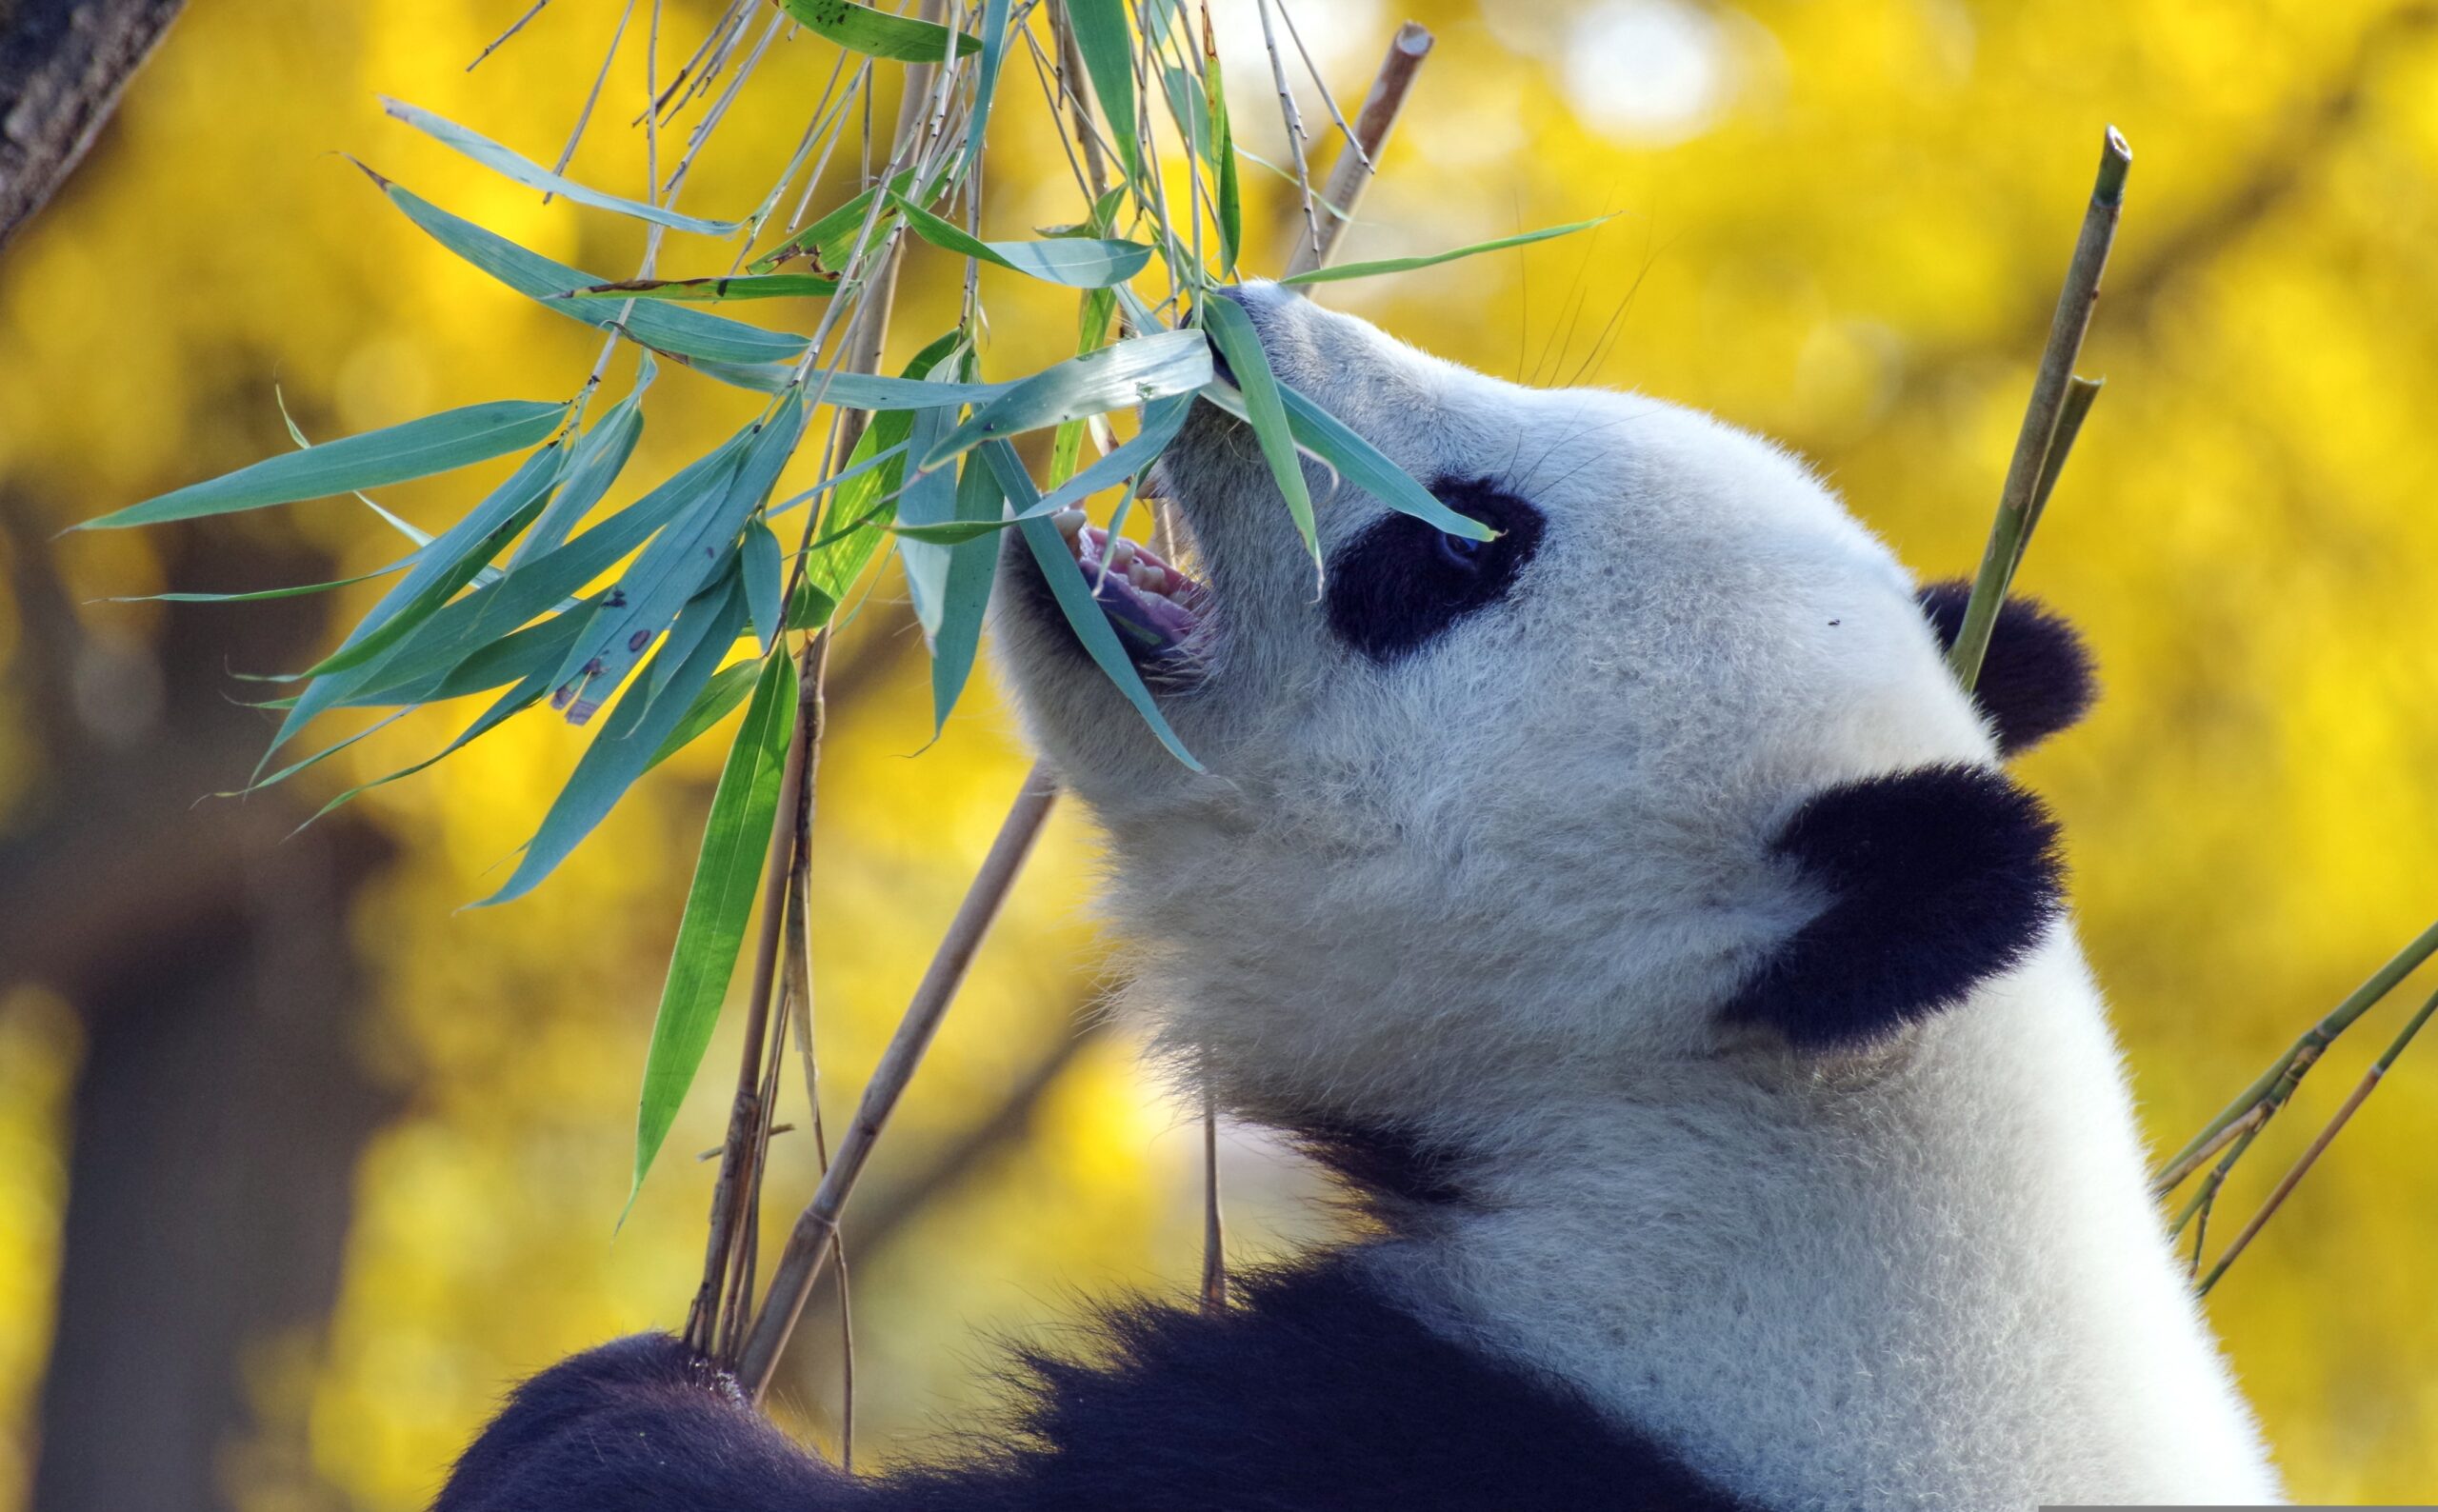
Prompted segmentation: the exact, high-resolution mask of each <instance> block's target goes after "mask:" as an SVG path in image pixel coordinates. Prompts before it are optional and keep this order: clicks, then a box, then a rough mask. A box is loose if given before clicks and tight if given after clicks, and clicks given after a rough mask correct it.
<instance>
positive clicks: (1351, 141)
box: [1202, 0, 1413, 173]
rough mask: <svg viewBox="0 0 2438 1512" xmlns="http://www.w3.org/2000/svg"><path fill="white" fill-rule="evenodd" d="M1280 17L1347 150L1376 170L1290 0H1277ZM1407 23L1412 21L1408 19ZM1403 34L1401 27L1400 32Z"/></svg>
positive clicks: (1205, 16) (1206, 15)
mask: <svg viewBox="0 0 2438 1512" xmlns="http://www.w3.org/2000/svg"><path fill="white" fill-rule="evenodd" d="M1202 19H1203V20H1204V21H1205V22H1206V23H1208V22H1209V19H1210V9H1209V5H1207V4H1206V5H1205V6H1204V7H1203V11H1202ZM1278 19H1279V20H1281V21H1284V22H1286V23H1287V40H1288V41H1289V42H1292V43H1294V44H1295V53H1296V56H1298V57H1300V58H1302V59H1303V60H1304V71H1305V72H1306V73H1307V74H1309V75H1310V77H1311V80H1312V88H1314V89H1316V90H1320V91H1321V103H1322V104H1323V105H1325V106H1327V107H1329V119H1330V120H1332V121H1335V122H1336V123H1337V129H1338V131H1339V132H1340V133H1341V134H1342V135H1344V136H1345V138H1346V145H1347V149H1348V150H1349V151H1351V152H1352V153H1353V154H1354V155H1355V157H1356V158H1357V159H1358V160H1360V161H1361V163H1362V165H1363V171H1365V172H1366V173H1377V172H1378V171H1380V169H1379V166H1378V165H1377V164H1375V163H1373V162H1372V161H1371V152H1370V149H1368V148H1366V147H1365V146H1364V145H1363V138H1362V137H1360V136H1358V135H1356V134H1355V130H1354V128H1353V127H1351V126H1349V125H1348V124H1347V120H1346V112H1345V111H1344V110H1341V109H1338V108H1337V96H1336V95H1334V94H1331V93H1330V92H1329V80H1328V79H1326V78H1324V77H1322V75H1321V66H1320V65H1319V64H1317V63H1314V62H1313V61H1312V50H1311V49H1309V48H1307V47H1306V46H1304V33H1302V32H1301V31H1298V30H1295V12H1294V11H1292V10H1288V9H1287V0H1278ZM1406 25H1407V26H1411V25H1413V23H1412V22H1410V21H1409V22H1407V23H1406ZM1403 34H1404V33H1403V32H1402V30H1401V31H1400V32H1399V35H1403Z"/></svg>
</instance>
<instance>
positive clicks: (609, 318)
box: [316, 169, 805, 449]
mask: <svg viewBox="0 0 2438 1512" xmlns="http://www.w3.org/2000/svg"><path fill="white" fill-rule="evenodd" d="M366 171H367V172H370V171H371V170H370V169H366ZM372 178H373V182H374V183H376V184H378V185H380V187H381V192H382V193H383V194H385V195H387V196H388V197H389V200H390V204H392V205H395V206H396V207H397V208H398V209H400V210H401V211H402V212H404V213H405V215H406V217H407V218H408V219H409V220H411V221H413V222H414V223H415V224H416V225H417V226H419V227H421V228H423V229H424V230H425V232H426V233H428V234H429V235H430V237H431V238H432V240H434V241H436V242H438V243H440V245H441V246H443V247H446V248H448V249H450V251H452V252H455V253H456V254H457V255H458V256H459V257H462V258H464V259H465V260H466V261H467V262H470V263H471V264H473V265H474V266H475V267H476V268H479V269H482V270H483V271H484V272H486V273H489V274H490V275H491V276H492V277H493V278H496V279H498V280H499V281H500V282H501V283H503V284H506V285H507V286H508V287H509V288H513V289H515V290H516V291H517V292H518V293H520V294H523V295H525V296H526V297H528V298H530V299H532V300H534V301H536V302H538V303H539V304H540V305H541V306H542V308H545V309H549V310H554V311H556V312H557V313H559V314H562V315H565V316H567V317H568V318H569V319H570V320H579V321H582V322H584V323H585V324H586V325H588V326H594V327H601V326H608V325H610V324H612V323H613V322H615V323H617V324H619V325H620V326H621V327H622V328H624V329H625V331H626V333H627V334H628V335H629V336H631V337H632V338H634V340H635V341H637V342H639V343H641V344H642V345H644V346H646V347H649V348H652V349H653V350H654V351H658V352H662V353H665V354H667V355H668V356H670V357H674V358H677V359H678V360H680V361H683V362H689V363H692V364H693V365H694V366H696V367H699V368H703V370H704V371H706V372H709V373H711V374H713V375H714V376H718V377H723V378H729V381H731V382H734V381H737V380H736V379H735V378H733V377H731V376H730V371H731V370H732V369H742V370H744V371H746V372H748V373H758V372H759V370H760V369H764V368H786V367H788V366H789V365H791V364H793V363H794V362H795V360H796V359H797V358H799V357H801V356H803V355H804V349H805V339H804V338H803V337H801V336H790V335H787V334H784V333H782V332H779V331H771V330H764V329H763V328H760V327H759V326H749V325H746V324H745V323H744V322H743V321H736V320H729V319H728V318H727V317H726V316H722V315H708V314H705V313H704V312H702V311H701V310H697V309H686V308H680V307H673V306H670V305H668V304H665V303H663V302H661V301H658V300H645V301H639V302H637V304H636V305H635V308H633V309H631V310H627V312H626V318H625V320H624V321H620V320H619V311H620V310H622V309H625V308H626V307H625V306H624V304H610V303H608V302H605V301H601V300H591V299H570V298H567V297H565V296H567V295H570V294H572V293H574V292H575V291H576V290H577V289H579V288H592V287H594V286H596V285H598V284H600V283H601V282H602V280H601V279H599V278H597V277H595V276H594V275H592V274H590V273H588V272H585V271H583V270H582V269H574V268H570V267H568V266H567V265H566V264H565V263H560V262H554V261H552V260H551V259H550V258H548V257H544V256H543V255H542V254H541V253H539V252H531V251H528V250H526V249H524V248H522V247H519V246H517V245H516V244H515V243H514V242H511V241H510V240H509V239H508V238H506V237H504V236H501V235H500V234H498V233H497V232H495V231H490V230H486V229H483V228H482V227H480V226H477V225H475V224H474V223H473V222H471V221H470V220H466V219H464V218H463V217H460V216H456V215H451V214H450V213H449V212H448V211H447V210H444V209H441V208H440V207H438V206H436V205H434V204H432V203H431V202H430V200H427V199H424V198H423V197H422V196H420V195H418V194H415V193H413V192H412V191H410V190H409V189H405V188H402V187H401V186H399V185H396V184H392V183H390V181H389V180H387V179H385V178H382V177H381V176H380V175H379V174H377V173H375V174H373V175H372ZM707 365H708V366H707ZM746 387H749V388H759V387H761V384H759V383H749V384H747V385H746ZM773 387H775V381H774V383H773ZM316 449H318V448H316Z"/></svg>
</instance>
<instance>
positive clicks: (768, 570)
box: [744, 520, 786, 656]
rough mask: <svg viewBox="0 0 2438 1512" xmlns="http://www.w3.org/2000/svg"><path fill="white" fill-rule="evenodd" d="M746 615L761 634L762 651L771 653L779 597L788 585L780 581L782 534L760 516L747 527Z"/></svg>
mask: <svg viewBox="0 0 2438 1512" xmlns="http://www.w3.org/2000/svg"><path fill="white" fill-rule="evenodd" d="M744 567H745V617H746V619H747V620H748V621H749V622H750V623H751V625H752V626H753V629H754V632H755V633H756V634H757V635H759V636H760V637H761V640H762V654H763V655H765V656H768V655H769V654H770V645H771V643H772V642H774V641H776V640H777V639H778V638H779V629H780V626H779V597H780V595H781V594H782V593H784V592H785V591H786V586H785V585H784V584H782V583H781V582H780V581H779V572H780V552H779V538H778V537H777V536H776V535H774V534H772V533H771V530H770V527H769V526H768V525H767V524H765V523H763V522H762V521H760V520H754V521H751V522H749V524H748V525H747V526H746V527H745V557H744Z"/></svg>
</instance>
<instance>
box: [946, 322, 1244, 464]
mask: <svg viewBox="0 0 2438 1512" xmlns="http://www.w3.org/2000/svg"><path fill="white" fill-rule="evenodd" d="M1209 381H1210V344H1209V342H1208V341H1206V340H1204V339H1203V337H1202V333H1201V332H1200V331H1193V330H1164V331H1159V332H1156V333H1154V334H1152V335H1149V336H1136V337H1132V338H1130V339H1129V340H1126V341H1120V342H1114V343H1111V344H1110V345H1109V346H1107V347H1103V348H1100V349H1099V350H1097V351H1088V352H1086V353H1084V354H1083V355H1082V356H1080V357H1069V358H1068V359H1067V360H1066V361H1065V362H1062V363H1060V364H1058V365H1057V366H1055V367H1053V368H1045V369H1044V370H1042V371H1040V372H1037V373H1035V374H1033V375H1032V376H1031V377H1029V378H1027V379H1024V380H1022V381H1021V382H1019V383H1017V384H1015V385H1013V386H1012V387H1010V388H1009V389H1008V390H1007V392H1005V393H1003V394H1001V395H999V396H998V397H997V398H995V399H992V400H990V401H989V403H987V404H984V405H981V406H979V407H978V408H975V409H974V411H973V413H972V414H970V415H969V416H967V417H966V420H965V423H964V424H962V425H960V426H958V427H957V428H954V429H953V430H950V431H949V433H948V434H947V435H946V436H945V437H943V438H942V439H941V440H940V441H939V443H938V444H937V445H935V446H934V447H932V448H931V449H930V450H929V452H928V453H920V452H918V455H920V456H921V457H922V464H921V465H922V467H923V468H925V469H929V468H936V467H938V466H940V465H941V464H942V463H944V462H948V461H949V460H951V459H953V458H955V457H958V456H961V455H963V454H964V453H965V452H966V451H967V450H968V449H969V448H972V447H975V446H978V445H979V444H981V443H982V442H984V441H994V440H1004V439H1006V438H1007V437H1009V436H1012V435H1015V434H1017V433H1019V432H1021V431H1026V430H1035V429H1039V428H1041V427H1044V426H1054V425H1056V424H1058V423H1059V422H1060V421H1062V420H1081V419H1083V418H1084V417H1085V416H1087V415H1097V414H1106V413H1107V412H1108V411H1109V410H1111V409H1119V408H1125V407H1127V406H1129V405H1137V404H1145V403H1148V402H1149V401H1150V400H1153V399H1162V398H1166V397H1167V396H1169V394H1177V393H1187V392H1190V391H1191V390H1193V389H1196V388H1201V387H1203V386H1204V385H1205V384H1208V383H1209Z"/></svg>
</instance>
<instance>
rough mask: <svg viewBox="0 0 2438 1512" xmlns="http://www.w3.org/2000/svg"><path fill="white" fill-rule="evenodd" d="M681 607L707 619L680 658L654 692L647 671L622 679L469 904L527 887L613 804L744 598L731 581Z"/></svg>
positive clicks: (681, 712) (672, 720) (692, 687)
mask: <svg viewBox="0 0 2438 1512" xmlns="http://www.w3.org/2000/svg"><path fill="white" fill-rule="evenodd" d="M686 612H687V613H688V614H699V615H704V616H707V617H709V619H710V620H711V621H712V623H711V625H710V626H709V627H708V628H707V630H706V631H705V633H704V634H702V635H701V636H700V637H699V638H697V639H696V640H695V642H694V646H693V649H692V651H691V652H690V653H689V655H688V656H687V657H686V659H685V660H684V662H683V663H681V664H679V665H677V666H674V667H673V668H672V669H671V671H670V672H669V676H668V678H667V680H666V686H663V687H662V688H661V689H660V690H659V694H658V696H657V697H655V696H654V695H653V689H652V688H651V687H650V686H649V684H650V682H651V681H652V680H651V678H650V677H649V674H647V675H644V676H638V677H636V678H634V679H632V680H630V681H629V683H628V685H627V690H626V692H625V693H624V694H622V695H620V697H619V699H618V705H617V707H615V708H614V709H612V710H610V713H609V718H608V719H607V720H605V721H603V723H602V729H601V733H600V734H599V735H597V736H595V737H593V741H592V744H591V745H590V746H586V747H585V751H584V755H583V756H582V757H581V758H580V759H579V760H578V761H577V762H576V766H575V772H574V774H573V775H572V776H570V778H569V779H568V785H567V786H565V787H563V788H561V789H560V790H559V796H558V797H557V798H556V799H554V800H552V801H551V804H550V812H549V813H547V814H545V815H543V817H542V826H541V827H540V828H539V829H537V830H536V831H534V834H533V839H532V841H531V842H530V844H528V845H527V846H526V847H525V853H524V854H523V855H522V856H520V857H518V858H517V863H516V870H515V871H514V872H513V873H512V874H510V877H509V879H508V881H507V883H506V884H504V885H502V886H501V887H500V889H499V891H497V892H495V893H493V894H491V895H490V897H488V898H486V899H484V900H483V901H482V902H481V903H480V904H479V905H476V906H478V907H486V908H487V907H490V906H491V905H494V904H502V903H507V902H509V901H510V900H511V899H514V898H520V897H523V896H524V895H525V894H526V893H528V892H530V891H532V890H533V888H534V886H535V885H537V884H539V883H540V882H541V881H542V879H543V878H545V877H547V876H549V875H550V873H551V872H552V871H553V870H555V869H556V868H557V866H558V865H559V863H560V862H562V861H564V860H566V859H567V858H568V855H569V853H570V852H571V851H573V850H574V849H575V847H576V846H578V845H579V844H581V843H582V842H583V840H584V838H585V837H586V836H587V835H590V833H592V831H593V829H594V827H595V826H598V825H599V824H600V823H601V821H602V819H603V818H604V817H606V816H607V815H608V814H609V810H610V809H611V808H612V807H614V806H616V805H617V802H618V800H619V798H621V797H622V796H624V795H625V793H626V791H627V789H628V788H629V786H632V785H633V783H634V781H635V779H636V778H638V777H640V776H642V775H643V773H644V769H645V768H646V767H647V766H649V765H650V759H651V756H652V753H653V752H655V751H657V750H659V749H660V746H661V743H662V742H663V741H665V740H667V739H668V738H669V731H670V730H672V729H674V728H675V727H676V726H677V723H678V721H679V720H681V719H682V718H684V717H685V714H686V711H687V709H688V708H689V706H692V704H693V702H694V699H695V696H696V695H697V694H699V693H700V692H702V690H703V686H704V685H705V684H707V683H709V681H710V680H711V674H712V673H713V672H714V671H716V670H718V668H719V664H720V663H721V662H722V661H724V660H726V658H727V656H728V650H729V647H730V646H733V645H734V644H735V643H736V637H737V632H738V630H739V629H740V628H741V627H743V626H744V623H745V604H744V596H743V595H742V594H740V593H738V592H736V591H735V590H734V589H733V588H732V587H731V589H730V590H729V592H726V593H721V594H716V595H711V594H707V595H705V596H704V597H702V598H700V599H697V600H695V601H694V602H693V603H692V604H690V605H689V606H687V609H686Z"/></svg>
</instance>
